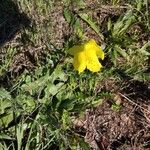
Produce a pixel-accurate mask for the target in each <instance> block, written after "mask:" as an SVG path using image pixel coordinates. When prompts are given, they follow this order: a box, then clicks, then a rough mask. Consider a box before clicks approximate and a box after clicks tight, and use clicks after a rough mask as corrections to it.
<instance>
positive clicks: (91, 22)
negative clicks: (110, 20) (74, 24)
mask: <svg viewBox="0 0 150 150" xmlns="http://www.w3.org/2000/svg"><path fill="white" fill-rule="evenodd" d="M78 15H79V16H80V18H81V19H82V20H84V21H85V22H86V23H87V24H88V25H90V27H91V28H92V29H93V30H94V31H95V32H96V33H97V34H98V35H99V37H100V38H101V39H102V40H104V36H103V35H102V33H100V27H98V26H97V25H96V23H95V22H94V21H93V20H92V19H91V18H90V17H89V16H88V15H87V14H86V13H82V14H78Z"/></svg>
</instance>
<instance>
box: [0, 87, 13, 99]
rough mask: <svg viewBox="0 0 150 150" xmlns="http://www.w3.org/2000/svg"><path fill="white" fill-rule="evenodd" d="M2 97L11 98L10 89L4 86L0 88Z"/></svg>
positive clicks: (0, 96) (0, 97)
mask: <svg viewBox="0 0 150 150" xmlns="http://www.w3.org/2000/svg"><path fill="white" fill-rule="evenodd" d="M1 99H9V100H10V99H11V95H10V93H9V92H8V91H6V90H5V89H4V88H0V100H1Z"/></svg>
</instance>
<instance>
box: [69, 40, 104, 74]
mask: <svg viewBox="0 0 150 150" xmlns="http://www.w3.org/2000/svg"><path fill="white" fill-rule="evenodd" d="M68 52H69V54H70V55H73V56H74V60H73V66H74V68H75V70H77V71H78V72H79V73H81V72H83V71H84V70H85V69H86V68H87V69H88V70H90V71H92V72H98V71H100V69H101V68H102V65H101V64H100V62H99V60H98V58H101V59H102V60H103V59H104V52H103V50H102V49H101V47H100V46H99V45H98V44H97V43H96V41H95V40H93V39H91V40H89V41H88V42H86V43H84V44H81V45H77V46H73V47H72V48H70V49H69V51H68Z"/></svg>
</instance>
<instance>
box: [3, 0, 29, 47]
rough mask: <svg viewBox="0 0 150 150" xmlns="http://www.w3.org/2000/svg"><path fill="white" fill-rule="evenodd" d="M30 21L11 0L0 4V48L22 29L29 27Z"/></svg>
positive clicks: (4, 0)
mask: <svg viewBox="0 0 150 150" xmlns="http://www.w3.org/2000/svg"><path fill="white" fill-rule="evenodd" d="M29 25H30V19H29V18H28V17H27V15H26V14H24V13H23V12H20V11H19V8H18V5H17V4H16V3H15V2H14V1H11V0H1V2H0V46H2V45H4V44H5V43H6V42H8V41H10V40H11V39H12V38H13V37H14V36H15V35H16V33H17V32H18V31H20V29H21V28H22V27H28V26H29Z"/></svg>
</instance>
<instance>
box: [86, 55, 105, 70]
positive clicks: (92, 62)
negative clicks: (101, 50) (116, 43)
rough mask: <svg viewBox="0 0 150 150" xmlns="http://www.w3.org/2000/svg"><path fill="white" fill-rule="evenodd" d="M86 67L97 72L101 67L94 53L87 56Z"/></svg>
mask: <svg viewBox="0 0 150 150" xmlns="http://www.w3.org/2000/svg"><path fill="white" fill-rule="evenodd" d="M86 63H87V69H89V70H90V71H92V72H98V71H100V69H101V68H102V65H101V64H100V62H99V60H98V57H97V56H96V53H95V54H94V53H93V54H92V55H89V56H87V62H86Z"/></svg>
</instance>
